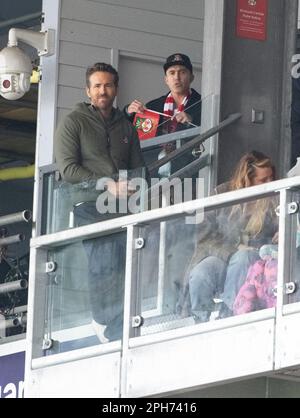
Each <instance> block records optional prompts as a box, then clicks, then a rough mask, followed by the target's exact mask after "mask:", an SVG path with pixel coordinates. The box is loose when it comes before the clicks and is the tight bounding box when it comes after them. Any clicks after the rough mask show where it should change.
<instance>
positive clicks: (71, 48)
mask: <svg viewBox="0 0 300 418" xmlns="http://www.w3.org/2000/svg"><path fill="white" fill-rule="evenodd" d="M110 59H111V50H110V49H108V48H102V47H98V46H89V45H84V46H83V47H82V46H81V45H78V44H76V43H72V42H64V41H61V43H60V57H59V63H60V64H68V65H74V66H76V67H82V68H86V66H87V65H88V64H89V63H94V62H96V61H105V62H109V61H110Z"/></svg>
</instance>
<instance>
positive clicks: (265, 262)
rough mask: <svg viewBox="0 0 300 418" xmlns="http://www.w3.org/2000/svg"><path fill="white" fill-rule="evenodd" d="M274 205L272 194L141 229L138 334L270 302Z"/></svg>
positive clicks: (274, 269) (274, 256) (275, 250)
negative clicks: (143, 244)
mask: <svg viewBox="0 0 300 418" xmlns="http://www.w3.org/2000/svg"><path fill="white" fill-rule="evenodd" d="M277 206H278V199H277V197H270V198H264V199H259V200H255V201H251V202H247V203H245V204H243V205H239V204H236V205H234V206H226V207H223V208H220V209H218V210H216V211H215V210H209V211H205V213H204V214H201V213H200V212H199V213H198V218H195V215H194V216H191V215H189V216H188V217H181V218H177V219H173V220H170V221H167V222H162V223H160V224H153V225H149V226H147V227H145V229H144V231H143V236H145V237H146V245H145V247H144V248H143V249H142V250H141V252H140V260H139V278H140V281H141V295H142V296H141V316H143V317H144V325H143V327H142V329H141V335H146V334H151V333H158V332H162V331H165V330H167V329H174V328H178V327H183V326H188V325H192V324H195V323H202V322H209V321H213V320H215V319H223V318H227V317H230V316H236V315H241V314H245V313H250V312H253V311H258V310H261V309H268V308H271V307H273V306H275V304H276V297H275V293H274V289H275V287H276V284H277V255H278V245H277V233H278V217H277V215H276V213H275V209H276V207H277ZM262 213H264V215H262ZM187 218H188V219H189V220H188V222H187ZM195 222H199V223H198V224H195Z"/></svg>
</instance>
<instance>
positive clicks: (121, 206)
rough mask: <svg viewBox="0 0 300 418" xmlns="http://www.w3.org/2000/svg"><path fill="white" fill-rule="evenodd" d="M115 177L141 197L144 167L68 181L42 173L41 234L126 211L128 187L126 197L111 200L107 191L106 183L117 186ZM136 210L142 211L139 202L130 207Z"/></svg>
mask: <svg viewBox="0 0 300 418" xmlns="http://www.w3.org/2000/svg"><path fill="white" fill-rule="evenodd" d="M118 180H124V181H127V182H128V185H129V186H128V187H129V188H130V187H131V185H133V187H134V191H137V193H138V197H140V198H141V200H142V196H143V194H144V192H145V189H146V183H145V169H144V168H139V169H136V170H120V171H119V173H118V174H116V175H113V176H111V179H108V178H103V179H98V180H89V181H84V182H82V183H78V184H70V183H67V182H65V181H63V180H61V179H58V178H57V175H56V173H49V174H47V175H45V176H44V183H43V184H44V191H43V211H42V213H43V217H42V233H43V234H51V233H55V232H59V231H62V230H66V229H70V228H74V227H76V226H82V225H87V224H91V223H95V222H99V221H102V220H103V221H106V220H109V219H113V218H116V217H119V216H124V215H127V214H128V213H130V212H129V209H128V207H129V199H130V197H131V190H130V189H128V194H127V199H126V198H124V199H115V198H114V197H113V195H112V194H110V193H109V192H108V191H107V188H108V184H109V183H110V184H111V182H112V183H113V187H117V182H118ZM134 210H135V211H136V212H138V211H141V210H143V205H142V204H139V200H138V203H137V204H136V205H135V206H134ZM136 212H135V213H136Z"/></svg>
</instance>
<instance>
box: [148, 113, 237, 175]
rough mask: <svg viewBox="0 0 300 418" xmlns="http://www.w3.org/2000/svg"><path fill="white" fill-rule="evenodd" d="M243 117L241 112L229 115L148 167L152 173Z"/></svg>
mask: <svg viewBox="0 0 300 418" xmlns="http://www.w3.org/2000/svg"><path fill="white" fill-rule="evenodd" d="M241 117H242V114H241V113H233V114H232V115H230V116H228V118H226V119H225V120H223V121H222V122H221V123H219V125H217V126H214V127H213V128H211V129H209V130H208V131H206V132H204V133H203V134H201V135H199V136H197V137H196V138H194V139H192V140H191V141H188V142H186V143H185V144H184V145H182V147H180V148H178V149H176V150H175V151H172V152H170V153H169V154H167V155H166V156H165V157H164V158H161V159H160V160H158V161H155V162H154V163H152V164H150V166H149V167H148V170H149V172H150V174H151V172H153V171H155V170H157V169H158V168H160V167H161V166H163V165H164V164H166V163H168V162H169V161H173V160H175V159H176V158H178V157H180V156H181V155H183V154H185V153H186V152H187V151H189V150H191V149H193V148H195V147H196V146H199V145H201V144H202V143H203V142H204V141H206V139H208V138H210V137H211V136H214V135H216V134H217V133H219V132H221V131H222V130H223V129H225V128H227V126H230V125H232V124H233V123H234V122H236V121H237V120H239V119H240V118H241Z"/></svg>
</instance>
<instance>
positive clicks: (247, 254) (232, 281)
mask: <svg viewBox="0 0 300 418" xmlns="http://www.w3.org/2000/svg"><path fill="white" fill-rule="evenodd" d="M259 259H260V257H259V253H258V250H252V249H249V250H248V249H247V250H239V251H237V252H236V253H234V254H233V255H232V256H231V258H230V260H229V263H228V266H227V273H226V279H225V284H224V292H223V295H222V299H223V302H224V303H225V304H226V306H227V308H229V309H230V310H231V311H232V310H233V304H234V301H235V298H236V296H237V294H238V293H239V290H240V288H241V287H242V286H243V284H244V283H245V280H246V277H247V273H248V269H249V267H250V265H251V264H254V263H255V262H256V261H257V260H259Z"/></svg>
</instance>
